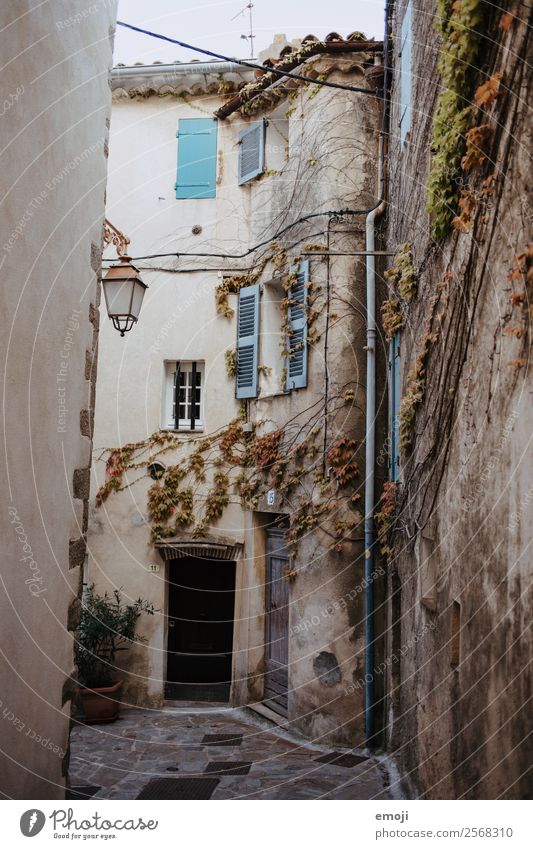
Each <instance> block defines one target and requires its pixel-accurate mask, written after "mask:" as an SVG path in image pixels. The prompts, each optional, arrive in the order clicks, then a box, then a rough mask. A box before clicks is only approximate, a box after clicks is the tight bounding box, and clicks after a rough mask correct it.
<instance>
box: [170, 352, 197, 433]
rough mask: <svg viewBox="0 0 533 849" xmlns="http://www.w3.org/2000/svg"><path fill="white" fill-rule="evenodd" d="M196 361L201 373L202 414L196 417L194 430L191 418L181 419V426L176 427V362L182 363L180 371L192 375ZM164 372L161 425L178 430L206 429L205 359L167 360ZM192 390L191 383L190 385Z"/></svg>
mask: <svg viewBox="0 0 533 849" xmlns="http://www.w3.org/2000/svg"><path fill="white" fill-rule="evenodd" d="M193 362H196V371H197V373H198V374H200V375H201V383H200V415H199V417H198V418H196V419H195V422H194V430H192V429H191V420H190V418H188V419H180V420H179V427H178V428H176V423H175V420H174V380H175V373H176V364H177V363H179V364H180V372H181V373H182V374H188V375H189V383H190V375H192V364H193ZM163 367H164V374H163V398H162V417H161V422H162V423H161V427H162V429H163V430H175V431H176V432H180V433H181V432H182V431H187V432H189V433H196V432H197V431H202V430H203V429H204V401H205V362H204V360H165V361H164V364H163ZM188 389H189V391H190V385H189V386H188Z"/></svg>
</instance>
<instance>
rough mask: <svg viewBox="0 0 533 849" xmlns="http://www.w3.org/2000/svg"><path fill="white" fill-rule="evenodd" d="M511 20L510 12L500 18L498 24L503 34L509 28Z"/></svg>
mask: <svg viewBox="0 0 533 849" xmlns="http://www.w3.org/2000/svg"><path fill="white" fill-rule="evenodd" d="M513 20H514V15H512V14H511V12H505V13H504V14H503V15H502V16H501V18H500V23H499V27H500V29H502V30H503V31H504V32H507V30H508V29H509V27H510V26H511V24H512V22H513Z"/></svg>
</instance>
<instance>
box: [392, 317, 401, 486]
mask: <svg viewBox="0 0 533 849" xmlns="http://www.w3.org/2000/svg"><path fill="white" fill-rule="evenodd" d="M389 375H390V382H389V397H390V404H389V407H390V425H389V430H390V434H389V440H390V449H389V471H390V479H391V480H392V481H397V480H398V477H399V475H400V401H401V392H402V389H401V362H400V333H399V332H398V333H395V334H394V336H393V337H392V340H391V343H390V346H389Z"/></svg>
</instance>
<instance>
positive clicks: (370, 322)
mask: <svg viewBox="0 0 533 849" xmlns="http://www.w3.org/2000/svg"><path fill="white" fill-rule="evenodd" d="M388 32H389V3H388V0H387V2H386V3H385V32H384V39H383V64H384V80H383V115H382V127H381V133H380V151H379V158H378V162H379V164H378V192H379V201H378V204H377V205H376V206H375V208H374V209H372V210H371V211H370V212H369V213H368V215H367V217H366V429H365V568H364V577H365V736H366V742H367V746H369V747H373V746H374V745H375V743H374V735H375V688H374V668H375V633H374V578H373V575H374V563H375V544H376V531H375V523H374V508H375V488H376V487H375V461H376V340H377V335H376V256H375V242H376V233H375V225H376V220H377V219H378V218H379V217H380V216H381V215H382V214H383V212H384V211H385V208H386V205H387V202H386V169H385V161H386V154H387V121H388V103H389V99H388V98H389V91H388V89H389V85H388V72H389V55H388V54H389V51H388V42H389V39H388Z"/></svg>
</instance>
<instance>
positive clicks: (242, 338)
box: [235, 283, 259, 398]
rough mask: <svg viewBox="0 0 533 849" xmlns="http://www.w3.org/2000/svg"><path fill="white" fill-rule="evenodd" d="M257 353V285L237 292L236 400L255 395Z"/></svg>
mask: <svg viewBox="0 0 533 849" xmlns="http://www.w3.org/2000/svg"><path fill="white" fill-rule="evenodd" d="M258 353H259V284H257V283H256V284H255V285H254V286H245V287H244V289H241V290H240V291H239V306H238V310H237V380H236V392H235V394H236V396H237V398H255V397H256V395H257V366H258Z"/></svg>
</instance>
